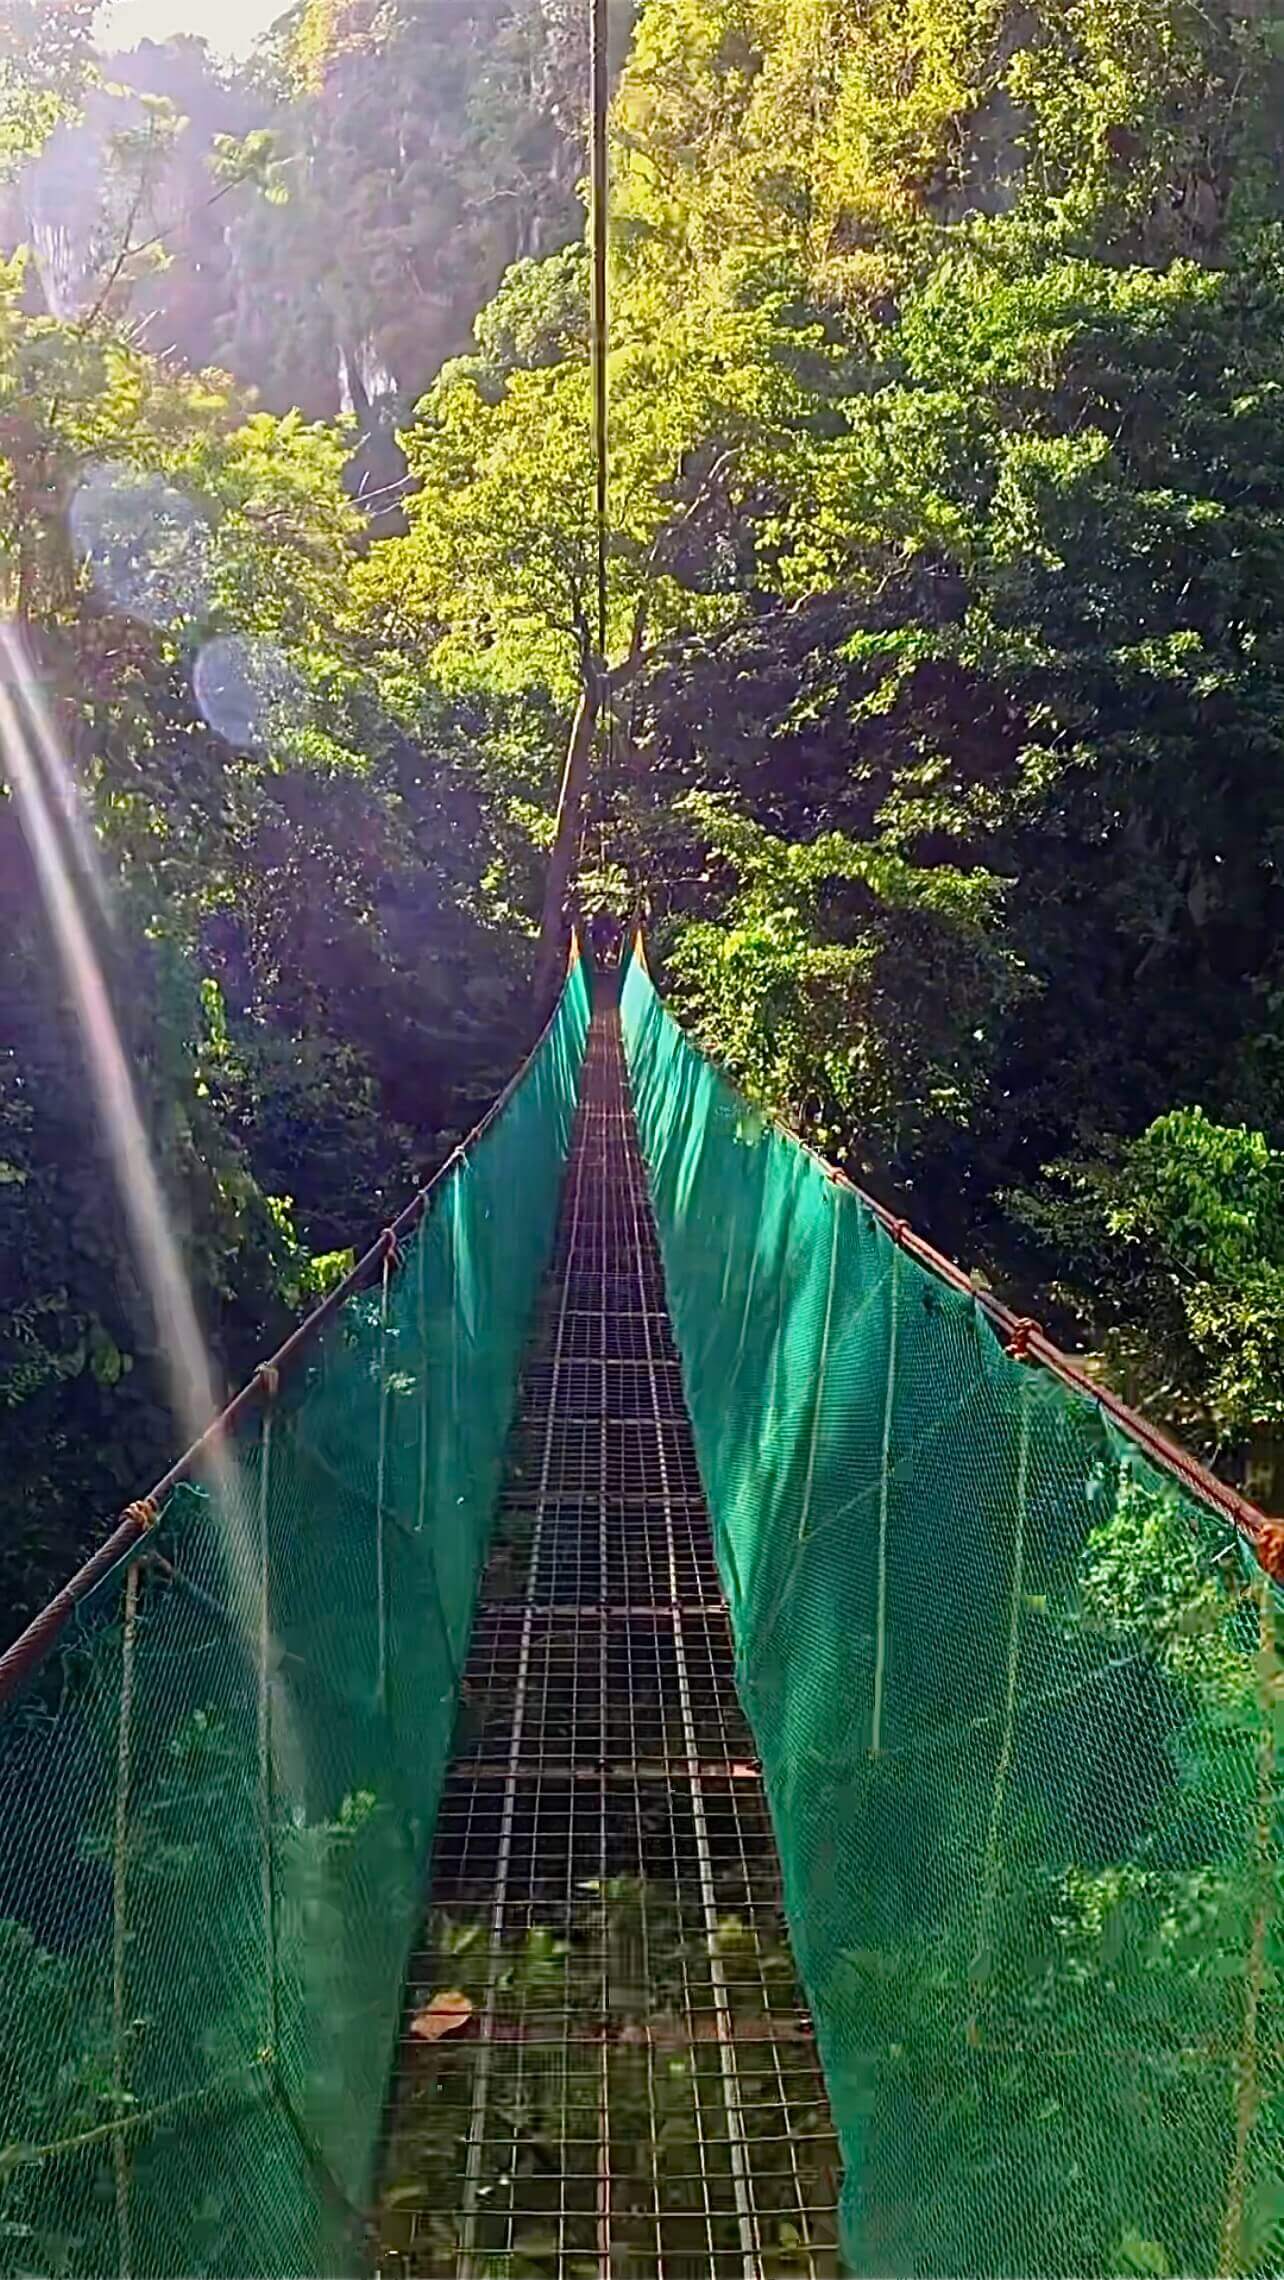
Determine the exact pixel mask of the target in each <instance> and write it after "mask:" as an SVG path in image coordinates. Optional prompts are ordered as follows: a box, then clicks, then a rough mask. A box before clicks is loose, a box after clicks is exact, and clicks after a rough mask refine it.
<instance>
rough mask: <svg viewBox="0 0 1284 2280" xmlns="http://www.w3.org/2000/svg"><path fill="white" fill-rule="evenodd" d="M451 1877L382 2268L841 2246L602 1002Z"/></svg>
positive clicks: (525, 2270)
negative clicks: (837, 2235) (835, 2241)
mask: <svg viewBox="0 0 1284 2280" xmlns="http://www.w3.org/2000/svg"><path fill="white" fill-rule="evenodd" d="M431 1891H432V1901H433V1905H432V1910H431V1914H430V1916H429V1920H428V1923H427V1925H426V1927H425V1935H424V1944H423V1946H422V1948H421V1950H420V1951H419V1952H418V1953H417V1954H416V1956H415V1958H414V1959H413V1962H412V1965H411V1978H410V1988H409V1996H408V2003H407V2009H406V2016H405V2032H404V2050H403V2065H402V2070H401V2075H400V2079H399V2084H398V2089H397V2094H396V2097H395V2099H394V2103H393V2108H392V2113H391V2119H390V2126H389V2136H388V2146H387V2155H386V2160H385V2164H384V2190H383V2199H382V2207H381V2215H380V2224H381V2243H382V2250H381V2270H382V2271H383V2272H385V2273H393V2272H402V2273H405V2274H406V2275H416V2276H418V2275H437V2274H449V2275H455V2276H458V2280H465V2276H477V2280H480V2276H481V2275H487V2276H494V2280H498V2276H499V2275H504V2276H505V2280H527V2276H531V2280H533V2276H536V2275H554V2274H568V2275H584V2276H586V2280H587V2276H589V2275H593V2276H594V2280H608V2276H609V2280H617V2276H624V2275H631V2274H638V2275H647V2276H650V2275H665V2276H667V2280H679V2276H681V2275H688V2274H689V2275H696V2274H700V2275H710V2274H712V2275H720V2274H732V2273H734V2274H737V2275H741V2276H742V2280H748V2276H750V2275H763V2276H768V2275H777V2274H780V2275H785V2274H795V2273H796V2274H809V2275H813V2276H817V2280H819V2276H821V2275H824V2274H830V2273H834V2272H835V2271H836V2270H837V2264H836V2258H835V2251H834V2247H833V2241H834V2217H833V2212H834V2201H835V2197H836V2188H837V2167H836V2155H835V2149H834V2144H833V2138H832V2134H831V2130H830V2124H829V2116H828V2110H827V2107H826V2103H825V2096H824V2090H823V2086H822V2083H821V2078H820V2073H819V2069H818V2066H817V2062H816V2057H815V2052H814V2047H813V2042H812V2037H811V2031H810V2024H809V2022H808V2020H807V2018H806V2015H805V2012H804V2011H803V2009H802V1999H801V1996H800V1993H799V1989H798V1985H797V1980H796V1976H795V1972H794V1968H793V1963H792V1959H791V1957H790V1953H789V1948H788V1942H787V1936H786V1931H785V1926H784V1920H783V1917H782V1915H781V1912H780V1903H779V1879H778V1869H777V1862H776V1854H775V1849H774V1844H773V1840H772V1834H771V1827H770V1822H769V1819H768V1814H767V1809H766V1803H765V1800H764V1796H763V1791H762V1784H761V1780H760V1777H759V1771H758V1767H757V1764H756V1761H755V1758H754V1753H753V1744H752V1741H751V1739H750V1736H749V1732H748V1729H747V1727H746V1725H745V1723H744V1719H743V1716H742V1713H741V1711H740V1707H739V1704H738V1701H737V1698H736V1692H735V1685H734V1678H733V1658H732V1645H731V1635H730V1630H729V1625H728V1620H727V1614H726V1610H725V1607H724V1604H723V1600H722V1595H721V1592H720V1589H719V1584H718V1575H717V1568H716V1564H715V1560H714V1554H713V1546H712V1541H711V1537H710V1530H709V1522H708V1517H707V1514H706V1512H705V1508H704V1502H703V1498H702V1494H701V1489H700V1482H699V1477H698V1473H697V1469H696V1462H695V1452H694V1447H693V1444H692V1439H691V1432H690V1426H689V1424H688V1421H687V1416H686V1412H685V1409H684V1406H683V1399H682V1389H681V1380H680V1375H679V1367H678V1360H677V1355H676V1353H675V1351H674V1347H673V1344H672V1340H671V1337H670V1332H669V1325H668V1319H667V1315H666V1312H665V1300H664V1290H663V1282H662V1275H661V1269H660V1262H659V1256H658V1252H657V1248H656V1242H655V1235H654V1229H653V1226H652V1221H651V1214H650V1209H649V1205H648V1201H647V1194H646V1181H645V1174H644V1171H643V1167H642V1162H641V1159H640V1156H639V1153H638V1147H637V1140H636V1136H635V1131H634V1124H633V1115H632V1110H631V1107H630V1106H629V1103H628V1099H627V1092H626V1079H625V1075H624V1069H623V1062H622V1055H621V1049H620V1038H619V1024H618V1017H617V1015H616V1013H615V1011H614V1009H613V1008H611V1009H606V1010H603V1011H600V1012H599V1013H598V1014H597V1015H596V1016H595V1018H594V1022H593V1028H592V1031H591V1035H590V1039H589V1046H588V1058H587V1062H586V1066H585V1075H584V1091H583V1097H582V1101H581V1106H580V1110H579V1114H578V1118H577V1123H576V1129H575V1137H574V1143H573V1148H572V1153H571V1160H570V1166H569V1171H568V1175H567V1186H566V1192H565V1201H564V1205H563V1212H562V1222H561V1227H560V1232H559V1242H558V1249H557V1254H556V1258H555V1261H554V1264H553V1268H552V1270H551V1273H550V1276H549V1280H548V1285H547V1290H546V1294H545V1300H544V1305H543V1310H542V1313H541V1318H540V1323H539V1328H538V1332H537V1336H536V1341H535V1346H534V1351H533V1356H532V1360H531V1363H530V1366H529V1367H528V1370H527V1373H526V1376H525V1380H524V1385H523V1392H522V1397H521V1407H520V1412H519V1421H518V1425H517V1428H516V1430H515V1435H514V1441H513V1447H512V1451H511V1458H510V1465H509V1471H508V1475H507V1481H506V1487H505V1491H504V1497H503V1504H502V1509H501V1513H500V1517H499V1520H498V1523H497V1527H496V1533H495V1542H494V1546H493V1550H492V1554H491V1558H490V1562H489V1565H488V1568H487V1573H486V1578H485V1582H484V1585H483V1591H482V1601H481V1605H480V1608H479V1612H478V1618H477V1623H476V1627H475V1631H474V1636H473V1641H472V1646H471V1650H470V1654H469V1659H468V1665H467V1669H466V1671H465V1674H464V1683H463V1690H462V1699H461V1708H460V1715H459V1723H458V1727H457V1730H456V1736H455V1754H454V1758H453V1762H452V1765H451V1770H450V1775H449V1778H448V1781H447V1785H446V1790H445V1793H444V1796H443V1800H442V1805H441V1811H440V1815H439V1819H438V1827H437V1841H436V1850H435V1855H434V1861H433V1869H432V1878H431ZM445 1998H451V1999H452V2000H451V2001H449V2002H448V2001H446V2000H445ZM430 2006H431V2008H430Z"/></svg>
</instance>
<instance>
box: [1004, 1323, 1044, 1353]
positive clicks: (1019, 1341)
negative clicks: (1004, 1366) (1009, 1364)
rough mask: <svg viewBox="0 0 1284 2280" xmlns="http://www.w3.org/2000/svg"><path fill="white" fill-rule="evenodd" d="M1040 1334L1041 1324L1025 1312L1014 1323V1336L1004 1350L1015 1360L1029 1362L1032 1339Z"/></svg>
mask: <svg viewBox="0 0 1284 2280" xmlns="http://www.w3.org/2000/svg"><path fill="white" fill-rule="evenodd" d="M1040 1334H1041V1333H1040V1330H1039V1325H1038V1323H1037V1322H1036V1321H1035V1320H1034V1317H1033V1315H1030V1314H1023V1315H1022V1316H1021V1319H1020V1321H1019V1322H1014V1323H1013V1325H1012V1336H1011V1337H1010V1338H1009V1340H1008V1342H1007V1345H1006V1346H1005V1347H1004V1349H1003V1351H1004V1353H1005V1354H1007V1355H1008V1356H1009V1358H1010V1359H1011V1360H1012V1361H1014V1362H1028V1361H1029V1359H1030V1340H1031V1339H1032V1338H1037V1337H1038V1336H1040Z"/></svg>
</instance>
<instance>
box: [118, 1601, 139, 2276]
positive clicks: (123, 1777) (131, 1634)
mask: <svg viewBox="0 0 1284 2280" xmlns="http://www.w3.org/2000/svg"><path fill="white" fill-rule="evenodd" d="M137 1627H138V1562H137V1560H132V1561H131V1562H130V1566H129V1573H128V1575H127V1576H126V1579H125V1628H124V1634H123V1637H122V1640H121V1662H120V1720H119V1725H118V1728H117V1736H116V1836H115V1845H114V1848H113V1873H112V1970H111V1980H112V2091H113V2095H114V2099H115V2111H114V2113H113V2116H112V2119H113V2121H114V2123H115V2129H116V2134H115V2137H114V2138H113V2140H112V2155H113V2161H114V2165H115V2175H116V2241H117V2256H118V2260H119V2264H120V2280H130V2274H131V2272H132V2270H133V2248H132V2244H131V2240H130V2221H129V2186H130V2150H129V2144H128V2141H127V2138H126V2135H125V2130H124V2121H125V2096H126V2087H127V2084H126V2075H127V2062H126V2046H127V2040H128V2031H129V2030H128V2024H127V2019H126V2012H127V2008H128V2006H127V2002H126V1965H127V1955H126V1945H127V1940H128V1931H127V1917H126V1909H127V1905H128V1899H127V1895H128V1880H129V1791H130V1783H131V1780H132V1778H133V1746H134V1642H135V1635H136V1632H137Z"/></svg>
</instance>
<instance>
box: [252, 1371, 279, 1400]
mask: <svg viewBox="0 0 1284 2280" xmlns="http://www.w3.org/2000/svg"><path fill="white" fill-rule="evenodd" d="M254 1376H255V1379H256V1381H257V1382H258V1384H259V1385H261V1386H262V1388H263V1392H264V1396H265V1398H266V1399H267V1400H268V1401H275V1400H276V1397H277V1395H278V1393H279V1392H280V1390H281V1372H280V1371H279V1369H277V1368H276V1366H275V1364H274V1363H272V1362H260V1363H259V1366H258V1368H257V1369H256V1371H255V1372H254Z"/></svg>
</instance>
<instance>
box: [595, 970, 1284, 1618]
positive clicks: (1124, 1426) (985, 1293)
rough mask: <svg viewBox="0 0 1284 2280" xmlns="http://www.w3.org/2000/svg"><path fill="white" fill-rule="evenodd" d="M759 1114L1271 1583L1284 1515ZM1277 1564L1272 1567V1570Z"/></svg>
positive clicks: (1280, 1577)
mask: <svg viewBox="0 0 1284 2280" xmlns="http://www.w3.org/2000/svg"><path fill="white" fill-rule="evenodd" d="M633 955H634V956H635V957H636V958H637V960H638V963H639V965H640V966H641V968H642V971H643V973H644V974H645V975H646V976H647V979H648V980H649V981H650V982H651V986H652V988H653V989H654V988H655V983H654V979H653V977H652V975H651V969H650V967H649V965H648V963H647V958H646V948H645V943H644V939H643V934H642V928H641V926H639V927H638V928H637V930H636V933H635V935H634V940H633ZM656 997H657V998H658V999H659V1002H660V1003H661V1005H664V1000H663V998H662V997H660V993H659V991H658V990H656ZM665 1012H666V1013H668V1014H669V1019H670V1020H671V1021H673V1022H674V1025H675V1027H676V1028H678V1029H679V1030H680V1031H681V1034H682V1035H683V1037H686V1035H687V1033H686V1031H685V1030H684V1029H682V1025H681V1023H680V1022H678V1021H676V1018H675V1016H674V1015H673V1014H672V1013H671V1012H669V1008H668V1007H667V1005H666V1006H665ZM687 1043H688V1044H690V1045H692V1049H693V1050H694V1051H695V1052H698V1053H699V1054H700V1055H701V1058H702V1059H703V1060H705V1061H707V1062H708V1064H709V1066H710V1067H711V1068H713V1069H716V1070H717V1072H718V1074H719V1076H720V1077H722V1078H723V1079H724V1081H725V1082H726V1083H727V1084H728V1085H730V1086H731V1088H732V1090H733V1091H734V1092H735V1093H736V1094H737V1095H738V1096H739V1097H740V1098H742V1099H743V1097H744V1096H743V1094H741V1093H740V1088H739V1086H738V1085H737V1084H736V1082H735V1079H734V1078H733V1077H732V1076H731V1074H730V1072H729V1071H728V1070H727V1069H725V1068H724V1067H723V1065H722V1063H721V1062H720V1061H718V1060H717V1059H716V1058H715V1056H714V1055H713V1054H711V1053H706V1052H705V1050H704V1048H703V1046H698V1045H695V1044H694V1041H693V1040H692V1039H691V1038H689V1037H688V1038H687ZM758 1113H763V1114H765V1115H766V1121H767V1122H768V1123H769V1124H771V1125H772V1126H773V1127H774V1128H775V1130H776V1131H777V1132H779V1133H781V1134H782V1135H783V1136H784V1138H785V1139H786V1140H789V1141H792V1143H793V1145H794V1146H795V1147H796V1148H801V1149H802V1151H803V1153H804V1155H807V1156H810V1157H811V1159H812V1161H813V1163H815V1164H817V1165H818V1166H819V1168H820V1170H821V1171H822V1172H823V1173H824V1175H825V1177H826V1179H828V1180H832V1181H833V1183H834V1185H835V1186H837V1187H840V1188H845V1189H846V1191H847V1193H848V1194H849V1195H854V1196H855V1197H856V1198H857V1200H858V1201H859V1202H860V1203H862V1204H863V1205H864V1207H865V1209H866V1210H867V1211H869V1212H871V1213H872V1214H873V1216H874V1218H875V1219H876V1220H877V1221H878V1224H879V1226H880V1227H881V1228H882V1229H883V1232H884V1234H886V1235H888V1236H890V1237H891V1240H892V1241H893V1242H894V1243H896V1244H897V1245H899V1247H900V1248H901V1249H902V1250H903V1251H905V1252H906V1253H907V1254H908V1256H909V1257H910V1258H912V1259H914V1260H916V1261H917V1263H918V1264H919V1266H922V1267H926V1268H927V1270H928V1272H929V1273H930V1274H932V1275H934V1276H935V1277H936V1278H937V1280H938V1281H940V1282H944V1283H948V1285H949V1286H950V1288H951V1290H956V1291H958V1292H960V1293H961V1295H963V1296H964V1297H967V1298H970V1299H972V1300H973V1301H974V1302H975V1304H976V1305H977V1306H978V1307H979V1308H980V1309H981V1312H982V1313H983V1314H984V1315H985V1316H986V1317H987V1319H988V1320H989V1322H990V1323H991V1325H992V1326H993V1328H994V1329H996V1330H998V1331H1001V1332H1002V1335H1003V1344H1004V1350H1005V1352H1007V1353H1008V1354H1009V1355H1011V1356H1012V1358H1013V1359H1014V1360H1017V1361H1026V1362H1033V1363H1039V1364H1041V1365H1042V1367H1043V1368H1044V1369H1046V1370H1047V1371H1048V1373H1049V1375H1050V1376H1052V1377H1055V1378H1057V1379H1059V1380H1060V1382H1061V1383H1062V1384H1063V1385H1067V1386H1069V1387H1070V1388H1071V1390H1072V1391H1073V1392H1075V1393H1079V1394H1082V1395H1084V1396H1085V1397H1086V1398H1087V1399H1088V1400H1089V1401H1093V1402H1095V1403H1096V1405H1097V1407H1098V1408H1099V1409H1103V1410H1104V1411H1105V1412H1106V1414H1107V1416H1109V1417H1110V1418H1111V1419H1112V1420H1113V1422H1114V1423H1115V1424H1116V1425H1118V1426H1119V1427H1120V1428H1121V1430H1122V1431H1123V1432H1124V1433H1125V1434H1126V1435H1127V1437H1128V1439H1129V1440H1131V1441H1135V1442H1136V1443H1137V1445H1138V1446H1139V1448H1140V1449H1141V1450H1142V1451H1143V1453H1144V1454H1145V1455H1146V1456H1147V1457H1149V1458H1150V1459H1151V1461H1152V1463H1154V1464H1156V1465H1158V1466H1159V1467H1160V1468H1161V1469H1162V1470H1163V1471H1165V1472H1169V1473H1172V1474H1174V1475H1175V1476H1176V1477H1177V1479H1178V1480H1180V1481H1181V1482H1182V1484H1183V1486H1184V1487H1186V1488H1188V1489H1189V1490H1190V1491H1191V1493H1192V1494H1193V1495H1195V1496H1197V1497H1199V1498H1200V1499H1201V1501H1202V1502H1203V1503H1205V1504H1210V1505H1213V1506H1214V1507H1215V1508H1216V1509H1217V1511H1218V1512H1219V1514H1220V1515H1221V1516H1222V1517H1223V1518H1225V1519H1229V1520H1231V1521H1232V1522H1233V1524H1234V1526H1235V1527H1236V1528H1237V1529H1238V1530H1239V1532H1240V1534H1241V1535H1243V1536H1245V1537H1246V1538H1247V1539H1248V1542H1249V1543H1250V1545H1251V1546H1252V1549H1253V1551H1254V1552H1255V1553H1256V1554H1257V1556H1258V1557H1259V1559H1261V1561H1262V1564H1263V1566H1264V1567H1266V1568H1267V1572H1268V1573H1270V1574H1272V1575H1274V1576H1275V1580H1276V1581H1277V1582H1278V1581H1284V1520H1278V1519H1272V1518H1271V1517H1270V1515H1269V1514H1267V1513H1265V1512H1263V1511H1262V1510H1261V1509H1260V1507H1259V1506H1258V1505H1256V1504H1254V1503H1253V1502H1252V1501H1251V1499H1250V1498H1249V1497H1247V1496H1243V1495H1241V1493H1240V1491H1239V1490H1238V1489H1235V1488H1231V1487H1230V1486H1229V1485H1228V1484H1227V1482H1225V1481H1223V1480H1219V1479H1218V1477H1217V1475H1216V1473H1214V1472H1210V1471H1209V1469H1208V1467H1207V1465H1204V1464H1201V1463H1200V1461H1199V1458H1198V1457H1195V1456H1192V1454H1191V1452H1190V1450H1189V1449H1185V1448H1183V1447H1182V1445H1181V1443H1180V1442H1179V1441H1174V1440H1171V1439H1170V1438H1169V1436H1168V1434H1166V1433H1161V1431H1160V1430H1159V1427H1158V1426H1157V1425H1152V1424H1151V1422H1150V1419H1149V1418H1148V1417H1143V1416H1142V1415H1141V1413H1140V1411H1139V1410H1136V1409H1130V1408H1129V1406H1128V1404H1127V1402H1126V1401H1121V1400H1120V1398H1119V1395H1118V1394H1117V1393H1114V1392H1112V1391H1111V1389H1110V1387H1109V1386H1105V1385H1100V1384H1098V1383H1097V1381H1096V1380H1095V1379H1094V1378H1091V1377H1089V1375H1088V1373H1087V1371H1086V1370H1085V1369H1083V1368H1082V1367H1081V1366H1080V1364H1079V1363H1077V1362H1075V1361H1073V1360H1072V1359H1071V1357H1070V1355H1069V1354H1066V1353H1064V1352H1063V1351H1062V1349H1061V1347H1060V1346H1058V1345H1056V1344H1055V1343H1054V1341H1053V1340H1052V1339H1051V1338H1049V1337H1048V1336H1047V1335H1046V1333H1045V1332H1044V1331H1043V1330H1042V1329H1040V1327H1039V1325H1038V1323H1037V1322H1035V1321H1032V1320H1031V1318H1030V1316H1029V1315H1018V1314H1015V1313H1014V1312H1013V1311H1012V1308H1011V1307H1009V1306H1005V1305H1004V1303H1003V1301H1002V1299H1001V1298H996V1296H995V1294H994V1292H993V1291H989V1290H978V1288H977V1286H976V1284H975V1283H974V1282H973V1280H972V1277H971V1275H969V1274H968V1273H967V1271H966V1269H965V1268H963V1267H960V1266H959V1264H958V1262H957V1260H955V1259H951V1258H948V1257H947V1256H946V1254H945V1253H944V1252H943V1251H938V1250H937V1249H936V1246H935V1245H934V1244H932V1243H929V1242H928V1241H927V1239H926V1237H925V1236H922V1235H919V1234H916V1233H915V1230H914V1229H913V1227H912V1226H911V1225H910V1223H909V1221H908V1219H904V1218H902V1217H900V1216H899V1215H898V1214H897V1213H896V1212H894V1211H889V1210H888V1208H887V1206H886V1204H882V1203H879V1202H878V1201H877V1199H876V1197H874V1196H872V1195H871V1194H870V1193H869V1191H868V1189H866V1188H863V1187H860V1186H859V1185H858V1184H857V1182H856V1181H855V1180H853V1179H849V1177H848V1175H847V1173H846V1172H843V1171H840V1170H839V1168H838V1166H837V1164H832V1163H831V1162H830V1161H829V1158H828V1157H827V1156H822V1155H821V1153H820V1151H819V1149H818V1148H813V1147H812V1145H811V1143H810V1141H808V1140H804V1139H803V1137H802V1135H801V1133H798V1132H795V1131H793V1130H792V1128H791V1127H790V1126H789V1125H788V1124H786V1123H785V1122H784V1120H783V1118H781V1117H779V1116H773V1115H771V1114H770V1113H767V1112H762V1111H760V1112H758ZM1277 1569H1278V1573H1277V1572H1276V1571H1277Z"/></svg>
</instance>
